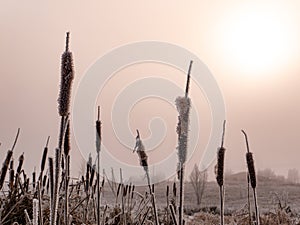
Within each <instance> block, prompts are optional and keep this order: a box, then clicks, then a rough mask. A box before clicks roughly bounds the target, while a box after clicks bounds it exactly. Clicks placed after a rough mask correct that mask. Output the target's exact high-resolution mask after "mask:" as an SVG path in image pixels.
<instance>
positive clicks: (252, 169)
mask: <svg viewBox="0 0 300 225" xmlns="http://www.w3.org/2000/svg"><path fill="white" fill-rule="evenodd" d="M242 133H243V134H244V136H245V141H246V147H247V153H246V161H247V167H248V174H249V178H250V184H251V187H252V190H253V198H254V206H255V220H256V225H260V219H259V210H258V203H257V196H256V173H255V167H254V160H253V153H252V152H250V148H249V142H248V136H247V134H246V132H245V131H244V130H242Z"/></svg>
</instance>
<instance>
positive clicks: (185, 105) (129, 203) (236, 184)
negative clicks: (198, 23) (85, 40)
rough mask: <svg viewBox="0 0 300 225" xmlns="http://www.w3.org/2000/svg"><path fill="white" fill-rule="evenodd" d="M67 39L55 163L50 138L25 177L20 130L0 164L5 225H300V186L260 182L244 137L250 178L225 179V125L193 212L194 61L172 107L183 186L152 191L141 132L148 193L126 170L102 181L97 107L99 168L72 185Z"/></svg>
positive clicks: (0, 218)
mask: <svg viewBox="0 0 300 225" xmlns="http://www.w3.org/2000/svg"><path fill="white" fill-rule="evenodd" d="M69 35H70V34H69V32H67V35H66V48H65V51H64V53H63V54H62V58H61V60H62V62H61V84H60V93H59V98H58V105H59V106H58V113H59V116H60V129H59V132H58V137H59V139H58V143H57V147H56V148H55V150H54V152H55V156H54V157H52V156H49V155H50V154H49V155H48V143H49V137H48V139H47V143H46V145H45V148H44V151H43V152H42V151H41V152H40V153H41V162H35V163H34V164H35V165H40V167H39V168H37V169H35V170H34V172H33V173H32V174H29V173H27V172H26V171H25V170H24V169H23V163H24V153H23V154H22V155H20V156H16V155H14V147H15V146H16V143H17V141H18V137H19V133H20V129H18V132H17V135H16V138H15V141H14V143H13V145H12V148H11V149H10V150H8V151H7V155H6V157H5V159H4V160H3V166H2V169H1V174H0V191H1V193H0V206H1V207H0V225H8V224H14V225H17V224H24V225H25V224H26V225H48V224H50V225H57V224H62V225H70V224H78V225H79V224H82V225H83V224H97V225H100V224H102V225H117V224H122V225H128V224H129V225H130V224H134V225H138V224H139V225H143V224H146V225H148V224H149V225H150V224H151V225H152V224H155V225H159V224H166V225H169V224H175V225H177V224H178V225H183V224H195V225H196V224H221V225H224V224H232V225H233V224H250V225H251V224H256V225H259V224H260V223H261V224H265V225H268V224H270V225H273V224H288V225H292V224H295V225H296V224H300V222H299V215H300V203H299V197H300V190H299V185H295V184H288V183H285V182H282V181H280V180H270V179H268V178H266V177H262V176H257V175H256V171H255V167H254V155H253V153H252V152H251V151H250V149H249V145H248V139H247V134H246V133H245V132H244V131H242V132H243V133H244V136H245V142H246V146H247V153H246V161H247V168H248V171H247V172H244V173H239V174H234V175H230V176H228V177H226V176H224V162H225V161H224V159H225V147H223V144H224V140H225V127H226V126H225V124H226V121H225V118H224V121H223V133H222V134H220V146H218V151H217V154H216V157H217V166H216V168H215V169H216V170H215V171H216V181H217V182H209V183H206V189H205V191H204V195H203V199H202V202H201V204H200V205H197V204H196V200H195V199H196V197H195V195H194V194H195V190H193V188H192V185H191V183H188V182H186V181H187V180H188V179H187V177H185V176H184V175H185V173H186V171H185V165H186V159H187V151H188V141H189V138H188V137H189V136H188V133H189V125H190V119H189V117H190V115H189V113H190V107H191V100H190V98H189V96H188V94H189V84H190V75H191V70H192V64H193V61H190V65H189V69H188V73H187V81H186V87H185V95H184V96H179V97H177V98H176V100H175V105H176V108H177V111H178V122H177V127H176V133H177V136H178V137H177V142H178V145H177V154H178V162H177V163H178V167H177V171H174V172H177V175H178V179H176V181H175V182H174V181H173V182H164V183H160V184H152V183H151V180H150V173H149V166H148V156H147V151H146V149H145V146H144V145H143V141H142V139H141V137H140V134H139V131H138V130H136V131H137V136H136V140H135V141H136V145H135V148H134V152H135V151H136V153H137V159H138V160H139V162H140V166H141V168H140V169H142V170H143V172H144V173H145V179H147V184H148V185H147V186H144V187H142V186H135V185H132V184H131V183H128V182H126V181H124V180H122V168H119V169H120V182H119V183H116V182H112V181H109V180H108V179H105V177H101V173H100V172H101V166H100V163H101V146H102V142H101V141H102V132H105V130H104V131H102V122H101V118H100V106H98V116H97V119H96V120H95V129H94V132H95V133H94V134H86V135H93V136H94V137H95V140H94V143H95V146H94V148H95V149H91V150H93V151H96V153H97V158H96V161H95V159H94V161H93V160H92V157H91V156H90V157H89V159H88V161H87V162H86V163H85V165H84V167H85V171H82V174H81V177H79V178H76V179H75V178H72V176H71V173H70V171H71V168H70V166H75V165H72V163H70V162H71V140H70V139H71V137H72V133H71V132H72V129H71V128H70V123H71V120H70V114H71V110H70V105H71V90H72V80H73V78H74V66H73V58H72V53H71V52H70V51H69ZM175 97H176V96H174V98H175ZM220 125H221V124H220ZM216 149H217V148H216ZM52 150H53V149H52ZM49 152H50V149H49ZM16 157H19V158H18V161H17V160H15V161H14V159H16ZM16 161H17V162H16ZM93 162H94V163H93ZM166 166H167V165H166ZM247 176H248V181H247ZM199 189H200V188H197V190H199ZM256 197H257V198H256ZM248 202H250V203H251V204H250V205H251V206H250V205H249V204H248ZM249 207H250V209H249ZM249 214H251V216H248V215H249Z"/></svg>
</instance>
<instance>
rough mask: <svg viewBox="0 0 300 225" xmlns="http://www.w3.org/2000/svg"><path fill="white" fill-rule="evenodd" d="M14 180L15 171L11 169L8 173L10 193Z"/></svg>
mask: <svg viewBox="0 0 300 225" xmlns="http://www.w3.org/2000/svg"><path fill="white" fill-rule="evenodd" d="M14 178H15V171H14V169H11V170H10V171H9V189H10V190H11V191H12V189H13V187H14Z"/></svg>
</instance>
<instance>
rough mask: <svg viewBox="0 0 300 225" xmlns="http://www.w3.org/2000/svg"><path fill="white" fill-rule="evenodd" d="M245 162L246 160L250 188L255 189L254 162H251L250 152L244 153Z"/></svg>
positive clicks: (251, 155)
mask: <svg viewBox="0 0 300 225" xmlns="http://www.w3.org/2000/svg"><path fill="white" fill-rule="evenodd" d="M246 160H247V165H248V171H249V176H250V183H251V187H252V188H256V175H255V168H254V160H253V154H252V152H247V153H246Z"/></svg>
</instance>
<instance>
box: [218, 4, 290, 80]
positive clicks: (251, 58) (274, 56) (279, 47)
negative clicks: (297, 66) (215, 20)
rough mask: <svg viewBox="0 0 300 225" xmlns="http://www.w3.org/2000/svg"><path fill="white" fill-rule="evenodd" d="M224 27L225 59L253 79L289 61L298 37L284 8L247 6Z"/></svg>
mask: <svg viewBox="0 0 300 225" xmlns="http://www.w3.org/2000/svg"><path fill="white" fill-rule="evenodd" d="M222 23H223V24H222V28H221V29H222V31H221V32H222V34H221V40H222V44H221V45H222V49H223V53H224V57H225V59H226V61H227V63H228V64H230V65H231V64H233V65H234V66H235V67H237V68H238V69H239V70H240V71H243V72H249V73H251V74H252V75H254V74H261V73H262V72H270V71H273V70H275V69H277V68H278V67H281V66H283V65H284V64H286V63H287V62H288V60H289V59H290V57H291V54H292V51H293V49H294V46H293V45H294V44H295V43H296V41H295V36H296V35H295V29H293V21H292V20H291V19H290V17H289V14H288V13H287V12H286V11H284V10H283V8H276V9H275V8H272V7H270V6H268V7H267V8H265V9H262V8H256V7H253V6H252V7H249V6H247V7H245V8H242V9H239V10H237V11H236V13H232V14H231V15H230V16H228V18H227V19H225V20H224V21H223V22H222Z"/></svg>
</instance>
